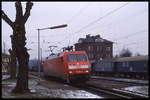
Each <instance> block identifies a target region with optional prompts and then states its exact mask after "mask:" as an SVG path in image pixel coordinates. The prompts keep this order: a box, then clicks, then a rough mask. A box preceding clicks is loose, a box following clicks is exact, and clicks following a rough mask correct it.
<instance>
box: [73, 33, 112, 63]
mask: <svg viewBox="0 0 150 100" xmlns="http://www.w3.org/2000/svg"><path fill="white" fill-rule="evenodd" d="M74 45H75V51H86V53H87V55H88V58H89V60H90V62H91V63H92V62H95V61H98V60H103V59H111V58H112V56H113V42H111V41H108V40H106V39H103V38H101V37H100V35H96V36H90V34H88V35H86V38H79V40H78V43H76V44H74Z"/></svg>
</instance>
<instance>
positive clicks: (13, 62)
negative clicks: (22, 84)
mask: <svg viewBox="0 0 150 100" xmlns="http://www.w3.org/2000/svg"><path fill="white" fill-rule="evenodd" d="M9 53H10V60H11V61H10V65H9V67H10V78H11V79H16V56H15V52H14V51H13V50H11V49H9Z"/></svg>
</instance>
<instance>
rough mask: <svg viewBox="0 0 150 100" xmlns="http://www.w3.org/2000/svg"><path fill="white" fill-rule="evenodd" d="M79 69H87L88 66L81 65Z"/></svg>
mask: <svg viewBox="0 0 150 100" xmlns="http://www.w3.org/2000/svg"><path fill="white" fill-rule="evenodd" d="M80 68H88V65H81V66H80Z"/></svg>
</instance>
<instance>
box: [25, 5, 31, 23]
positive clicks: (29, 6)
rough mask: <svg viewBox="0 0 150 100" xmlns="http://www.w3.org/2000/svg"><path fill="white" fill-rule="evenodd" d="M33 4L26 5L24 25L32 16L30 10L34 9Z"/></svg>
mask: <svg viewBox="0 0 150 100" xmlns="http://www.w3.org/2000/svg"><path fill="white" fill-rule="evenodd" d="M32 6H33V3H32V2H27V4H26V12H25V14H24V23H26V21H27V19H28V17H29V16H30V10H31V9H32Z"/></svg>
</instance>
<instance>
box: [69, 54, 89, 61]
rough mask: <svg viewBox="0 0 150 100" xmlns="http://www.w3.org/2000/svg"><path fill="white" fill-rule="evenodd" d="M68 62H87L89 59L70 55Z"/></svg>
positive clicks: (80, 55)
mask: <svg viewBox="0 0 150 100" xmlns="http://www.w3.org/2000/svg"><path fill="white" fill-rule="evenodd" d="M68 61H69V62H72V61H87V57H86V55H84V54H69V55H68Z"/></svg>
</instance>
